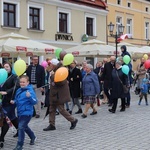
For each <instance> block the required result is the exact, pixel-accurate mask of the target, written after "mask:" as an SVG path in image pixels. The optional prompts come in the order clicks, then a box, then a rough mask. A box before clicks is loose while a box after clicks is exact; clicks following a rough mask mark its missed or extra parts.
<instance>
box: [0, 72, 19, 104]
mask: <svg viewBox="0 0 150 150" xmlns="http://www.w3.org/2000/svg"><path fill="white" fill-rule="evenodd" d="M19 87H20V85H19V78H18V77H17V76H16V75H14V74H9V75H8V78H7V80H6V81H5V83H4V84H3V86H2V91H6V92H7V94H6V95H4V96H3V106H6V105H12V104H10V100H13V99H14V96H15V93H16V90H17V89H18V88H19Z"/></svg>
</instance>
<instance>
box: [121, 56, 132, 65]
mask: <svg viewBox="0 0 150 150" xmlns="http://www.w3.org/2000/svg"><path fill="white" fill-rule="evenodd" d="M130 60H131V59H130V57H129V56H128V55H125V56H124V57H123V62H124V63H125V64H129V62H130Z"/></svg>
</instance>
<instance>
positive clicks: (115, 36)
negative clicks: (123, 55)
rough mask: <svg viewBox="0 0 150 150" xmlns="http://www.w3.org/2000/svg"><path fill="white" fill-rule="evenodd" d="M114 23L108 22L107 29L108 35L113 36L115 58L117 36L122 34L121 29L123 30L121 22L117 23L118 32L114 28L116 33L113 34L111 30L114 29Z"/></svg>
mask: <svg viewBox="0 0 150 150" xmlns="http://www.w3.org/2000/svg"><path fill="white" fill-rule="evenodd" d="M114 26H115V25H114V24H112V22H110V24H109V25H108V30H109V33H110V36H112V37H114V38H115V44H116V58H117V52H118V51H117V47H118V46H117V44H118V41H117V39H118V37H120V35H122V34H123V31H124V26H123V25H122V24H120V25H118V32H117V30H116V34H113V30H114Z"/></svg>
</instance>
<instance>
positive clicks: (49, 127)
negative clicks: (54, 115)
mask: <svg viewBox="0 0 150 150" xmlns="http://www.w3.org/2000/svg"><path fill="white" fill-rule="evenodd" d="M50 130H56V128H55V126H53V125H51V124H50V125H49V126H48V127H47V128H44V129H43V131H50Z"/></svg>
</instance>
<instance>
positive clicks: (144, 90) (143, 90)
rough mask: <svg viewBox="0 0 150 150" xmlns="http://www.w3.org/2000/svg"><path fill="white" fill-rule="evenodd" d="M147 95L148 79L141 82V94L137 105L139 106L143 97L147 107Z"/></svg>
mask: <svg viewBox="0 0 150 150" xmlns="http://www.w3.org/2000/svg"><path fill="white" fill-rule="evenodd" d="M147 93H148V79H146V78H144V79H143V80H142V84H141V93H140V96H139V97H140V100H139V103H138V105H141V101H142V99H143V96H144V98H145V104H146V105H148V101H147Z"/></svg>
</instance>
